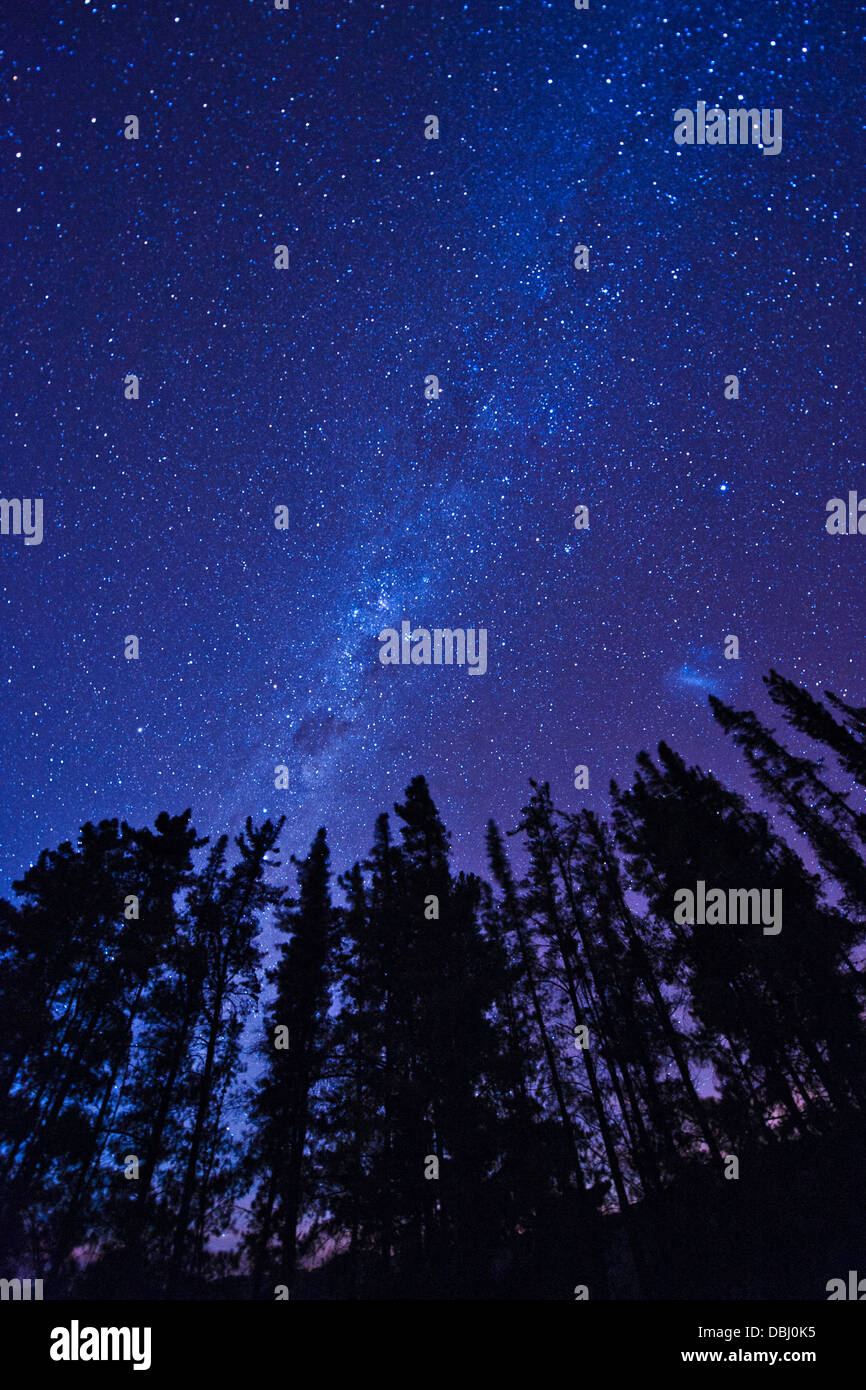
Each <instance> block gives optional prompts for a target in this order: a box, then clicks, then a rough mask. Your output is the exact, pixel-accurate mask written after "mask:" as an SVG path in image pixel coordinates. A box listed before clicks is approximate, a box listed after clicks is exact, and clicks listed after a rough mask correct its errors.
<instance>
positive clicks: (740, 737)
mask: <svg viewBox="0 0 866 1390" xmlns="http://www.w3.org/2000/svg"><path fill="white" fill-rule="evenodd" d="M710 706H711V708H712V711H713V714H714V715H715V717H716V719H717V721H718V723H719V724H720V725H721V727H722V728H723V729H724V731H725V733H727V734H730V735H731V737H732V738H733V740H734V742H735V743H736V745H737V747H738V748H741V749H742V751H743V753H744V754H745V757H746V760H747V762H748V764H749V767H750V768H751V770H752V773H753V775H754V777H755V780H756V781H757V783H758V785H759V787H760V788H761V790H762V791H763V792H764V794H765V796H767V798H768V799H769V800H770V801H773V802H775V804H776V805H777V806H780V807H781V808H782V810H783V811H784V812H785V814H786V815H787V816H789V817H790V819H791V821H792V822H793V823H794V825H795V826H796V827H797V829H798V830H799V831H800V833H801V834H802V835H804V836H805V837H806V839H807V840H808V841H809V844H810V845H811V846H812V848H813V850H814V851H815V854H816V856H817V858H818V862H819V863H820V864H821V866H822V868H823V869H824V870H825V871H826V872H827V873H828V874H829V875H830V876H831V877H832V878H834V879H835V880H836V882H837V883H839V884H840V885H841V886H842V888H843V889H844V893H845V899H844V901H845V906H846V908H847V909H848V910H850V911H854V912H857V913H858V914H859V915H861V916H862V915H863V914H864V912H866V864H864V862H863V860H862V858H861V857H860V854H859V853H858V850H857V849H856V847H855V845H854V844H853V841H852V835H853V834H856V833H857V831H858V829H859V831H860V832H861V834H866V817H864V816H862V815H859V814H858V813H857V812H855V811H853V810H852V809H851V807H850V806H848V804H847V802H846V799H845V797H844V796H842V795H841V794H840V793H839V792H835V791H833V790H832V788H830V787H829V786H828V785H827V783H826V782H825V781H824V780H823V778H822V777H821V776H819V771H818V765H817V763H815V762H814V761H812V760H811V759H809V758H798V757H794V755H793V754H792V753H789V752H788V750H787V749H786V748H784V747H783V746H782V744H780V743H779V742H778V741H777V740H776V739H775V738H774V737H773V735H772V733H771V731H770V730H769V729H767V728H765V726H764V725H763V724H762V723H761V721H760V720H759V719H758V718H757V716H756V715H755V714H753V713H752V711H751V710H744V711H741V712H738V711H737V710H734V709H731V707H730V706H729V705H726V704H724V703H723V702H722V701H721V700H719V699H717V698H716V697H715V696H714V695H711V696H710ZM856 934H857V933H856V929H854V928H853V927H852V929H851V933H850V936H851V940H852V941H853V939H854V937H855V936H856Z"/></svg>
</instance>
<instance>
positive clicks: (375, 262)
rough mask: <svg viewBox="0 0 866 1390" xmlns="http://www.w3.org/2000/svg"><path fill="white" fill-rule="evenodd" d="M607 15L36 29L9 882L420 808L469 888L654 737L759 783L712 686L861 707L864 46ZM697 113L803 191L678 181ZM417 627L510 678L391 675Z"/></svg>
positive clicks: (681, 11) (8, 612) (20, 132)
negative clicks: (490, 858) (41, 856)
mask: <svg viewBox="0 0 866 1390" xmlns="http://www.w3.org/2000/svg"><path fill="white" fill-rule="evenodd" d="M590 3H591V8H590V10H589V11H586V12H578V11H575V10H574V8H573V6H572V4H571V3H570V0H512V2H511V3H504V2H503V3H494V2H493V0H471V3H454V2H453V0H442V3H435V0H430V3H427V2H426V0H425V3H412V0H394V3H387V4H378V3H372V2H371V0H354V3H353V0H294V3H293V8H292V10H291V11H289V12H287V13H282V12H277V11H275V10H274V9H273V7H272V3H271V0H246V2H245V3H242V0H235V3H233V4H231V5H226V4H225V3H224V0H206V2H205V3H190V0H185V3H178V4H177V5H174V6H172V5H171V4H169V3H164V0H159V3H157V0H139V2H138V3H131V2H127V0H118V3H116V4H108V3H104V2H103V3H92V4H86V3H82V2H81V0H75V3H73V2H72V0H56V3H53V4H52V5H51V6H50V7H37V6H34V5H25V4H23V3H21V0H14V3H13V4H12V5H11V9H12V15H11V16H9V15H6V16H4V28H3V30H2V50H3V54H2V61H3V70H4V84H3V86H4V92H5V95H4V105H3V123H2V132H3V136H4V139H3V160H4V177H3V191H4V197H3V202H2V236H3V244H4V251H5V254H4V256H3V258H2V265H0V275H2V278H3V293H2V305H3V309H2V313H3V325H2V327H3V334H2V342H3V349H2V351H3V355H4V359H5V361H4V365H5V372H4V380H5V386H4V390H3V392H2V398H0V445H2V474H0V478H2V495H3V496H4V497H6V498H15V497H22V498H23V497H42V498H43V499H44V540H43V542H42V544H41V545H39V546H29V547H25V546H24V545H23V541H22V538H21V537H15V536H11V535H8V536H0V588H2V610H0V612H2V650H3V663H2V666H3V670H2V681H3V694H4V699H3V713H4V718H3V721H2V731H3V732H2V736H3V748H2V759H3V762H2V766H3V795H2V812H0V847H2V857H0V888H2V889H3V890H5V891H8V883H9V880H10V879H11V878H13V877H15V876H17V875H18V874H19V873H20V872H22V871H23V870H24V869H25V868H26V867H27V865H28V864H29V863H30V862H31V861H32V860H33V858H34V857H35V856H36V854H37V853H38V852H39V850H40V849H42V848H43V847H48V846H53V845H56V844H57V843H58V842H59V841H60V840H62V839H65V838H67V837H72V838H74V836H75V833H76V831H77V828H78V826H79V825H80V824H81V823H82V822H83V821H84V820H86V819H92V820H96V819H99V818H100V817H103V816H121V817H124V818H126V819H128V820H129V821H131V822H132V823H133V824H136V825H139V824H143V823H147V822H151V821H152V820H153V818H154V817H155V815H156V814H157V813H158V812H159V811H160V810H162V809H167V810H169V811H172V812H175V811H179V810H181V809H183V808H184V807H186V806H191V807H192V808H193V812H194V819H195V823H196V825H197V827H198V828H199V830H200V832H201V833H205V834H216V833H219V832H220V831H221V830H223V829H232V830H236V829H238V828H239V826H240V824H241V822H242V820H243V818H245V817H246V815H247V814H252V815H253V817H254V818H260V817H261V816H262V815H263V813H264V812H265V810H267V811H268V813H270V814H282V813H285V814H286V815H287V817H288V822H287V829H286V832H285V835H284V849H285V850H293V851H295V852H296V853H303V852H305V850H306V848H307V846H308V844H309V842H310V840H311V838H312V836H313V834H314V832H315V830H316V827H317V826H318V825H320V824H325V825H327V827H328V830H329V835H330V839H331V843H332V848H333V851H334V867H335V868H336V869H342V868H345V867H347V866H348V864H349V862H350V861H351V859H352V858H354V857H356V856H358V855H362V854H363V853H364V852H365V850H366V848H367V846H368V844H369V841H370V835H371V828H372V823H373V820H374V818H375V815H376V814H377V813H378V812H379V811H380V810H382V809H386V808H388V807H389V806H390V805H391V803H392V802H393V801H394V800H395V799H396V798H399V797H400V795H401V793H402V790H403V788H404V787H405V785H406V783H407V782H408V780H409V779H410V777H411V776H412V775H414V774H415V773H416V772H423V773H424V774H425V775H426V776H427V778H428V780H429V782H430V784H431V788H432V791H433V795H434V797H435V799H436V800H437V802H438V804H439V806H440V809H441V811H442V814H443V817H444V819H445V820H446V823H447V824H449V826H450V827H451V829H452V831H453V832H454V846H455V851H456V860H457V863H458V865H459V866H461V867H471V868H481V867H482V865H483V856H482V840H483V829H484V825H485V822H486V819H487V817H488V815H490V814H491V813H492V814H494V815H495V816H496V817H497V818H498V819H500V821H501V823H502V824H503V825H504V826H505V827H509V826H511V825H513V824H515V822H516V816H517V811H518V809H519V807H520V805H521V804H522V802H523V800H524V799H525V796H524V793H525V792H526V790H527V779H528V778H529V777H530V776H534V777H536V778H538V779H542V780H543V779H549V780H550V782H551V784H552V789H553V793H554V797H555V799H556V800H557V801H558V802H559V803H560V804H561V805H562V806H563V808H564V809H574V808H576V807H577V806H578V805H580V804H582V803H583V802H585V801H587V800H588V801H589V802H590V803H591V804H594V805H596V806H597V807H599V808H604V806H605V805H606V788H607V785H608V782H609V780H610V778H612V777H613V778H616V779H617V780H618V781H620V782H625V783H627V782H628V781H629V780H630V776H631V770H632V767H633V759H634V755H635V753H636V752H637V751H638V750H639V749H640V748H641V747H646V746H649V747H653V746H654V745H655V744H656V743H657V741H658V739H659V738H665V739H666V740H667V741H668V742H670V743H671V744H673V746H674V747H676V748H677V749H678V750H679V751H680V752H682V753H683V754H684V756H686V757H687V758H688V759H689V760H694V761H698V762H700V763H701V765H702V766H704V767H711V768H713V769H714V770H716V771H718V772H719V773H721V774H722V775H723V776H725V777H726V778H728V779H729V780H730V781H732V782H733V783H734V784H736V785H738V786H740V787H741V788H745V787H747V786H748V785H749V783H748V779H747V777H746V776H745V774H744V773H743V772H742V771H741V769H740V765H739V763H738V760H737V755H736V753H735V751H734V750H733V749H732V748H731V747H730V746H729V745H728V744H726V742H725V740H724V738H723V736H722V735H721V733H720V732H718V731H717V729H716V726H715V725H714V723H713V721H712V719H711V717H710V715H709V711H708V709H707V706H706V695H707V692H708V691H709V690H714V691H716V692H717V693H719V694H721V695H723V696H724V697H726V698H728V699H730V700H731V701H732V702H733V703H734V704H735V705H737V706H740V707H743V706H745V707H750V708H756V709H758V710H760V711H766V709H767V701H766V699H765V698H764V694H763V689H762V686H761V676H762V675H763V674H764V673H766V671H767V670H768V669H769V668H770V667H771V666H774V667H776V668H777V669H779V670H781V671H782V672H783V673H784V674H785V675H787V676H789V677H791V678H793V679H795V680H797V681H799V682H801V683H802V684H805V685H806V686H807V687H808V688H809V689H810V690H812V691H814V692H815V693H818V692H820V691H821V690H823V689H824V688H825V687H828V686H829V687H830V688H832V689H834V690H836V691H837V692H838V693H839V694H840V695H842V696H843V697H846V698H848V699H851V700H853V701H854V702H855V703H866V679H864V671H863V659H862V656H863V643H864V636H866V634H864V600H863V592H864V585H863V574H864V565H866V538H864V537H844V538H842V537H830V536H828V535H827V534H826V532H825V529H824V521H825V516H826V512H825V508H826V503H827V501H828V499H829V498H831V497H834V496H840V495H841V496H845V495H846V493H847V490H848V489H849V488H855V489H856V488H858V487H859V488H860V490H861V494H862V495H864V496H866V470H864V468H863V466H862V454H863V423H864V413H866V412H864V405H863V400H864V380H863V366H862V363H863V350H862V341H861V339H862V308H863V260H862V253H861V241H862V215H861V212H860V207H859V192H860V188H861V187H862V166H863V148H864V145H863V134H864V132H863V120H862V111H863V107H862V90H863V37H864V26H863V15H862V11H857V10H855V8H854V7H853V6H840V5H838V4H826V3H818V4H808V5H792V4H789V3H785V4H778V3H761V4H760V5H756V4H754V3H745V0H735V2H734V3H726V4H725V5H713V4H708V3H706V0H702V3H699V4H697V5H694V4H691V3H670V4H667V3H657V2H651V3H637V0H624V3H622V4H603V3H601V2H600V0H590ZM7 8H10V7H7ZM46 9H47V10H48V11H49V12H48V13H47V14H46V13H44V10H46ZM699 100H706V101H708V102H709V103H711V104H712V103H717V104H718V105H720V106H722V107H724V108H727V107H736V106H741V105H744V106H747V107H758V108H760V107H773V108H781V109H782V111H783V113H784V124H783V147H782V150H781V152H780V153H779V154H778V155H776V156H772V157H767V156H764V155H763V154H762V153H761V151H760V150H758V149H756V148H754V147H726V148H707V147H703V148H699V147H692V148H680V147H678V146H677V145H676V144H675V142H674V139H673V132H674V120H673V113H674V110H675V109H676V108H678V107H692V108H694V107H695V105H696V103H697V102H698V101H699ZM130 113H131V114H135V115H137V116H138V117H139V120H140V124H141V134H140V139H139V140H138V141H137V142H133V141H127V140H125V139H124V138H123V134H122V130H123V120H124V117H125V116H126V115H127V114H130ZM431 113H432V114H436V115H437V116H438V118H439V121H440V127H441V128H440V139H439V140H438V141H428V140H425V139H424V119H425V117H426V116H427V115H428V114H431ZM577 242H582V243H585V244H586V245H588V246H589V248H590V268H589V271H588V272H578V271H576V270H575V269H574V267H573V265H572V253H573V248H574V246H575V244H576V243H577ZM279 243H285V244H286V245H288V247H289V248H290V268H289V269H288V270H287V271H277V270H275V269H274V264H273V262H274V246H275V245H276V244H279ZM128 372H135V373H137V374H138V375H139V377H140V381H141V399H140V400H139V401H137V402H129V401H125V400H124V399H123V380H124V376H125V374H126V373H128ZM428 373H436V374H437V375H438V377H439V379H440V382H441V387H442V395H441V398H440V399H439V400H438V401H435V402H431V401H426V400H425V398H424V378H425V376H426V375H427V374H428ZM729 373H736V374H738V376H739V380H740V399H739V400H738V401H726V400H725V399H724V394H723V391H724V378H725V376H726V375H727V374H729ZM580 503H583V504H585V505H588V506H589V508H590V529H589V531H588V532H584V533H577V532H575V530H574V527H573V522H572V517H573V512H574V508H575V506H576V505H577V504H580ZM277 504H285V505H287V506H288V508H289V516H290V524H289V529H288V530H287V531H277V530H276V529H275V528H274V525H273V515H274V507H275V506H276V505H277ZM403 619H409V620H410V621H411V622H412V623H413V624H415V625H422V626H426V627H428V628H432V627H435V626H442V627H458V628H459V627H463V628H467V627H476V628H477V627H484V628H486V629H487V633H488V671H487V673H486V674H485V675H484V676H479V677H474V678H470V677H469V676H468V674H467V672H466V670H465V669H464V670H461V669H458V668H441V669H439V668H432V667H431V668H424V667H421V668H416V667H408V668H405V667H397V668H395V667H384V666H382V665H381V664H380V663H379V661H378V659H377V654H378V650H379V644H378V642H377V640H376V634H377V633H378V632H379V631H380V630H381V629H382V628H384V627H387V626H395V627H399V624H400V622H401V620H403ZM129 633H135V634H136V635H138V636H139V638H140V641H141V658H140V660H139V661H137V662H134V661H126V660H124V657H123V639H124V637H125V636H126V634H129ZM728 633H734V634H736V635H737V636H738V637H739V641H740V652H741V656H740V660H739V661H738V662H735V661H725V660H724V657H723V644H724V638H725V636H726V634H728ZM773 722H775V723H777V724H778V723H779V722H780V721H779V720H778V718H777V719H776V720H774V721H773ZM789 741H790V742H792V746H794V745H793V741H791V740H789ZM283 763H284V764H286V765H287V766H288V767H289V770H290V788H289V790H288V791H279V792H278V791H275V790H274V787H273V782H274V767H275V765H276V764H283ZM578 763H585V764H587V765H588V767H589V769H590V791H589V794H586V793H578V792H576V791H574V789H573V787H572V770H573V768H574V766H575V765H576V764H578Z"/></svg>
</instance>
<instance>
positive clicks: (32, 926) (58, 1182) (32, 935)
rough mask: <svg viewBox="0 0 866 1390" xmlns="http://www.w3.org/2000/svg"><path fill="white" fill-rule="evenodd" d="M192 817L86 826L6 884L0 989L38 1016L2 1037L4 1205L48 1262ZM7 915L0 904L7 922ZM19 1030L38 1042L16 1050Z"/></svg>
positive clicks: (99, 1125) (96, 1135)
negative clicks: (14, 900) (145, 825)
mask: <svg viewBox="0 0 866 1390" xmlns="http://www.w3.org/2000/svg"><path fill="white" fill-rule="evenodd" d="M189 816H190V812H188V811H187V812H185V813H184V815H182V816H178V817H169V816H167V815H165V814H164V813H163V814H162V815H160V816H159V817H158V818H157V821H156V829H157V833H156V834H155V835H154V834H153V832H151V831H149V830H140V831H136V830H133V829H132V828H131V827H130V826H128V825H127V824H126V823H125V822H124V823H123V824H122V825H119V824H118V822H117V821H103V822H101V823H100V825H99V826H98V827H94V826H92V825H90V824H89V823H88V824H87V825H85V826H84V827H83V828H82V831H81V835H80V839H79V845H78V848H77V849H73V847H72V845H71V844H69V843H68V842H66V843H64V844H63V845H61V846H60V848H59V849H58V850H57V851H56V852H47V851H46V852H43V854H42V855H40V858H39V861H38V862H37V864H36V865H35V866H34V867H33V868H32V869H31V870H29V871H28V873H27V874H26V875H25V877H24V879H22V880H21V881H20V882H19V883H17V884H16V885H15V888H16V891H17V892H19V893H20V894H21V895H22V896H23V898H24V904H23V905H22V908H21V909H20V911H19V914H18V918H17V926H18V928H19V931H23V932H24V935H23V936H20V937H19V941H18V942H15V941H13V940H12V939H11V938H7V941H6V943H5V949H4V959H3V970H2V975H3V982H2V983H0V991H2V990H3V989H4V988H6V989H12V988H13V987H14V988H16V990H17V991H18V992H19V993H18V1002H17V1005H16V1007H17V1008H18V1009H20V1008H21V1007H22V1006H23V1007H25V1008H28V1007H29V1006H30V1005H31V1004H32V1005H33V1014H34V1019H35V1022H34V1023H33V1024H31V1025H28V1028H27V1030H25V1033H23V1034H22V1032H21V1030H18V1033H17V1035H16V1033H15V1027H14V1024H13V1026H12V1030H11V1032H12V1046H11V1048H10V1047H9V1046H8V1044H7V1051H6V1055H7V1058H9V1059H10V1060H9V1066H8V1071H7V1086H8V1087H9V1088H10V1091H11V1094H9V1095H8V1096H7V1106H8V1108H7V1112H6V1116H5V1123H4V1130H5V1134H6V1136H7V1143H6V1145H5V1146H4V1147H5V1153H4V1159H5V1162H4V1172H5V1179H6V1184H7V1191H6V1197H7V1204H8V1207H9V1208H11V1207H16V1208H17V1209H18V1211H19V1212H20V1211H21V1210H22V1209H27V1208H28V1207H29V1209H30V1213H31V1217H32V1219H33V1220H35V1222H36V1224H37V1225H39V1226H40V1227H41V1234H40V1237H39V1243H40V1245H41V1247H42V1249H43V1252H44V1258H45V1259H46V1260H47V1261H48V1262H49V1264H50V1266H51V1267H52V1268H53V1269H55V1271H56V1269H57V1267H58V1265H59V1263H60V1262H62V1260H63V1258H64V1256H65V1255H66V1253H67V1252H68V1250H69V1249H70V1247H71V1245H72V1244H73V1243H74V1242H75V1240H76V1239H77V1237H78V1234H79V1229H80V1227H81V1224H82V1222H83V1221H84V1218H85V1215H86V1211H87V1207H88V1203H89V1201H90V1199H91V1189H92V1188H93V1187H94V1185H95V1184H96V1183H97V1182H98V1181H99V1163H100V1157H101V1154H102V1152H103V1149H104V1147H105V1144H106V1141H107V1137H108V1131H109V1129H110V1125H111V1121H112V1117H113V1114H114V1110H115V1108H116V1093H117V1089H118V1085H119V1081H120V1078H121V1077H122V1076H123V1074H124V1072H125V1069H126V1067H127V1064H128V1059H129V1053H130V1046H131V1042H132V1037H133V1029H134V1026H135V1024H136V1020H137V1019H138V1017H139V1015H140V1013H141V1011H142V1009H143V1008H144V1007H145V1006H146V1001H147V997H148V991H149V989H150V987H151V984H152V979H153V973H154V970H155V966H156V963H157V961H158V959H159V956H160V954H161V952H162V950H163V948H164V944H165V941H166V939H167V938H168V937H169V936H170V934H171V931H172V926H173V921H174V901H173V900H174V894H175V892H176V891H177V889H178V888H179V887H180V886H181V885H182V884H183V883H184V882H185V881H186V877H187V874H188V871H189V868H190V858H189V856H190V851H191V849H192V848H193V847H194V846H195V845H196V844H198V843H201V842H199V841H197V840H196V837H195V832H194V831H193V830H192V829H191V828H190V827H189V824H188V822H189ZM13 913H14V910H8V905H7V913H6V918H5V920H6V924H7V929H8V928H9V927H11V925H12V923H13V922H15V921H16V919H15V916H14V915H13ZM22 992H23V997H22ZM25 1038H26V1039H27V1040H29V1041H30V1043H31V1045H32V1044H35V1043H38V1044H39V1045H40V1050H39V1051H38V1052H36V1051H33V1050H31V1049H27V1048H23V1047H22V1042H24V1041H25ZM10 1053H11V1057H10ZM10 1121H11V1123H10ZM37 1192H38V1195H37Z"/></svg>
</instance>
